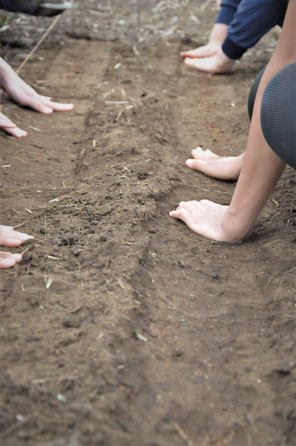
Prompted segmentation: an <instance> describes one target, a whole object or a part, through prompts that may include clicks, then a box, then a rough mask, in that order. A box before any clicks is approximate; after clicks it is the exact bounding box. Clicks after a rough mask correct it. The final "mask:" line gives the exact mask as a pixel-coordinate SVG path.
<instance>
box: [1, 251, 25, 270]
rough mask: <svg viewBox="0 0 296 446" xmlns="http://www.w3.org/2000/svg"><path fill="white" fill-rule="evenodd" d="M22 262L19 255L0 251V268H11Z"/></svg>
mask: <svg viewBox="0 0 296 446" xmlns="http://www.w3.org/2000/svg"><path fill="white" fill-rule="evenodd" d="M21 260H22V255H21V254H11V253H10V252H4V251H0V268H11V267H12V266H14V265H15V264H16V263H18V262H20V261H21Z"/></svg>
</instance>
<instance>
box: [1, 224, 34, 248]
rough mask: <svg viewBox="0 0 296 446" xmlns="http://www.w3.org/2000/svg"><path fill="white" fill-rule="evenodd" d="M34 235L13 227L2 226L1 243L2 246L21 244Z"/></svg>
mask: <svg viewBox="0 0 296 446" xmlns="http://www.w3.org/2000/svg"><path fill="white" fill-rule="evenodd" d="M32 238H33V237H32V236H31V235H28V234H24V233H23V232H17V231H14V230H13V228H12V229H11V227H9V226H8V227H7V226H0V244H1V245H2V246H10V247H12V246H20V245H22V244H23V243H24V242H25V241H27V240H30V239H32Z"/></svg>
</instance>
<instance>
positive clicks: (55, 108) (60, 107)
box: [48, 101, 74, 111]
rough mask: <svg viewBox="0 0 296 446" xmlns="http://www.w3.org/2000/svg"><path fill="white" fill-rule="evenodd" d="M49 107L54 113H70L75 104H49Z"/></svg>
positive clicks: (51, 102) (50, 102)
mask: <svg viewBox="0 0 296 446" xmlns="http://www.w3.org/2000/svg"><path fill="white" fill-rule="evenodd" d="M48 107H50V108H51V109H52V110H53V111H70V110H72V109H73V107H74V105H73V104H61V103H60V102H53V101H49V102H48Z"/></svg>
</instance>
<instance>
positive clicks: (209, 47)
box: [180, 41, 221, 59]
mask: <svg viewBox="0 0 296 446" xmlns="http://www.w3.org/2000/svg"><path fill="white" fill-rule="evenodd" d="M220 48H221V44H220V42H217V41H214V42H209V43H207V44H206V45H203V46H200V47H198V48H195V49H194V50H189V51H182V52H181V53H180V56H181V57H182V58H183V59H185V58H186V57H190V58H192V59H198V58H203V57H211V56H215V55H216V54H217V52H218V51H219V49H220Z"/></svg>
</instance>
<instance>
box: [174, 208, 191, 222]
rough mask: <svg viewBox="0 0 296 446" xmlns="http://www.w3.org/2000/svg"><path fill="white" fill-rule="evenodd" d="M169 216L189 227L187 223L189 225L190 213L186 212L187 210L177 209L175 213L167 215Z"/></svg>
mask: <svg viewBox="0 0 296 446" xmlns="http://www.w3.org/2000/svg"><path fill="white" fill-rule="evenodd" d="M169 215H170V217H173V218H176V219H179V220H182V221H184V223H186V224H187V225H188V226H189V224H188V223H189V220H190V217H191V212H190V211H188V210H187V209H185V208H183V207H179V208H178V209H176V210H175V211H171V212H170V213H169Z"/></svg>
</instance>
